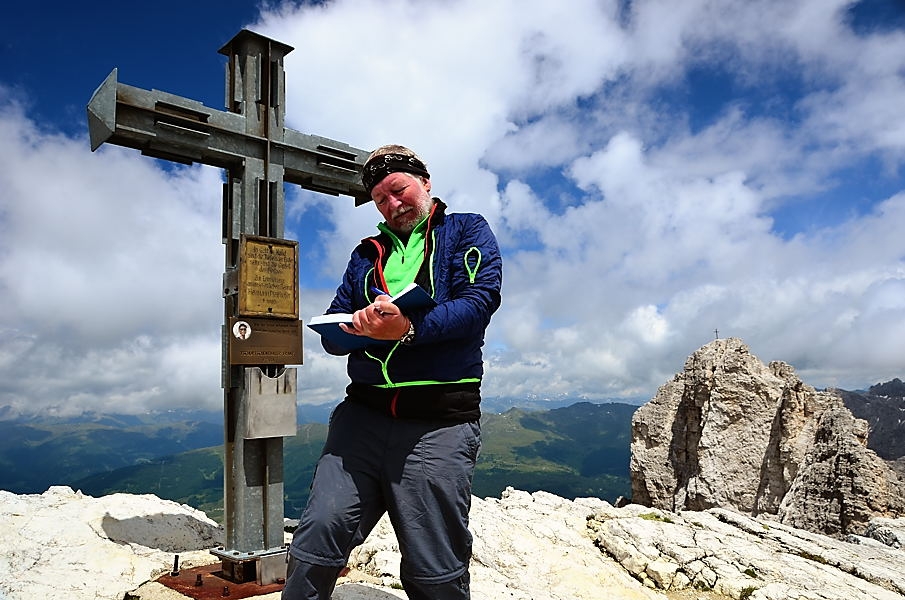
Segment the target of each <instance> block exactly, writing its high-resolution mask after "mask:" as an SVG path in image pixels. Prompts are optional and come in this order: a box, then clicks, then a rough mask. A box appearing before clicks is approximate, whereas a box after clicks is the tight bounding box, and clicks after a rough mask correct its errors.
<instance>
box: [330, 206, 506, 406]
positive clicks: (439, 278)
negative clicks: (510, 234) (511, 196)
mask: <svg viewBox="0 0 905 600" xmlns="http://www.w3.org/2000/svg"><path fill="white" fill-rule="evenodd" d="M434 202H435V206H434V210H433V212H432V214H431V216H430V217H429V221H428V227H427V231H426V234H425V244H426V248H425V260H424V264H423V265H422V266H421V269H420V271H419V272H418V276H417V277H416V279H415V281H416V282H417V283H419V284H420V285H421V286H422V287H423V288H424V289H426V290H427V291H428V292H429V293H430V294H431V296H433V298H434V299H435V300H436V301H437V306H435V307H433V308H431V309H427V310H421V311H416V312H413V313H411V314H406V316H407V317H409V319H411V321H412V323H413V325H414V327H415V332H416V335H415V340H414V342H413V343H411V344H405V345H404V344H400V343H394V344H391V345H374V346H370V347H368V348H365V349H363V350H353V351H352V352H351V353H350V354H349V358H348V367H347V369H348V374H349V378H350V379H351V381H352V383H351V384H350V385H349V387H348V388H347V390H346V392H347V398H348V399H350V400H352V401H356V402H361V403H363V404H367V405H369V406H372V407H374V408H377V409H378V410H382V411H384V412H386V413H388V414H391V415H392V416H395V417H400V418H429V419H443V420H452V421H467V420H473V419H477V418H478V417H480V409H479V406H478V405H479V403H480V382H481V378H482V376H483V373H484V367H483V357H482V352H481V347H482V346H483V345H484V330H485V329H486V328H487V325H488V324H489V323H490V317H491V315H492V314H493V313H494V312H495V311H496V309H497V308H499V306H500V288H501V285H502V276H503V274H502V259H501V258H500V251H499V247H498V246H497V242H496V237H495V236H494V235H493V232H492V231H491V229H490V226H489V225H488V223H487V221H486V220H485V219H484V217H482V216H481V215H478V214H471V213H451V214H446V212H445V208H446V206H445V205H444V204H443V203H442V202H441V201H439V200H438V199H436V198H435V199H434ZM390 247H391V246H390V245H389V239H388V236H387V235H386V234H380V235H377V236H375V237H371V238H365V239H364V240H362V241H361V243H360V244H359V245H358V246H357V247H356V248H355V250H354V251H353V252H352V256H351V258H350V260H349V264H348V266H347V267H346V272H345V274H344V275H343V280H342V284H341V285H340V286H339V288H337V290H336V297H335V298H334V299H333V302H332V303H331V304H330V308H329V309H328V310H327V312H328V313H337V312H342V313H352V312H355V311H356V310H359V309H361V308H364V307H366V306H367V305H368V304H370V303H371V301H372V300H373V293H372V292H371V289H372V288H374V287H376V288H378V289H386V285H385V282H384V281H383V280H382V279H383V278H382V272H383V264H385V261H386V254H387V252H388V248H390ZM321 340H322V344H323V346H324V349H325V350H327V352H330V353H331V354H344V353H345V352H347V351H344V350H343V349H341V348H338V347H336V346H333V345H332V344H331V343H330V342H329V341H328V340H327V339H326V338H323V337H322V338H321Z"/></svg>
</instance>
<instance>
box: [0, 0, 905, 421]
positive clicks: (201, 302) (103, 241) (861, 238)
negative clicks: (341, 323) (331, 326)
mask: <svg viewBox="0 0 905 600" xmlns="http://www.w3.org/2000/svg"><path fill="white" fill-rule="evenodd" d="M619 4H620V3H617V2H615V1H608V2H602V3H601V2H597V1H591V0H587V1H580V2H572V3H570V5H569V10H563V9H562V7H561V6H559V5H556V4H555V3H550V2H545V1H540V0H531V1H516V0H504V1H500V2H493V3H486V2H480V1H479V0H458V1H454V2H414V1H412V0H392V1H389V2H385V1H378V0H355V1H352V0H337V1H334V2H330V3H326V4H320V5H316V6H296V5H293V4H288V3H287V4H284V5H281V8H280V9H279V10H275V11H273V12H269V13H265V14H264V15H263V16H262V18H261V20H260V21H259V22H258V23H257V24H255V25H253V26H252V29H253V30H255V31H259V32H261V33H263V34H265V35H267V36H268V37H271V38H273V39H277V40H280V41H282V42H285V43H287V44H289V45H291V46H293V47H294V48H295V50H294V51H293V52H292V53H291V54H290V55H289V56H288V57H287V59H286V64H285V66H286V70H287V103H288V107H287V114H288V121H289V125H290V126H291V127H293V128H295V129H298V130H300V131H303V132H306V133H315V134H319V135H324V136H327V137H331V138H335V139H339V140H342V141H345V142H347V143H350V144H353V145H355V146H358V147H363V148H370V147H374V146H377V145H379V144H382V143H388V142H399V143H404V144H407V145H410V146H411V147H413V148H415V149H416V150H418V151H419V152H420V153H421V154H422V155H423V157H424V158H425V159H426V160H427V162H428V164H429V167H430V169H431V172H432V173H433V175H434V178H433V183H434V189H435V191H436V192H437V193H438V194H439V195H440V196H442V197H443V198H444V200H446V201H447V202H448V203H449V204H450V207H451V209H452V210H455V211H466V210H468V211H479V212H482V213H484V214H486V215H487V217H488V219H489V220H490V222H491V224H492V225H493V226H494V228H495V230H496V232H497V235H498V237H499V239H500V241H501V243H502V245H503V250H504V261H505V276H504V302H503V308H502V309H501V310H500V312H499V313H498V314H497V315H496V316H495V317H494V320H493V323H492V324H491V328H490V330H489V332H488V340H487V342H488V344H487V362H488V373H487V379H486V384H485V393H486V394H488V395H505V396H514V397H518V396H520V395H533V396H541V397H543V396H556V395H561V394H574V395H583V396H586V397H589V398H605V397H642V398H643V397H645V396H647V397H649V396H651V395H652V394H653V393H654V391H655V390H656V387H657V386H658V385H660V384H662V383H664V382H665V381H666V380H667V379H668V378H669V377H670V376H671V375H672V374H673V373H674V372H676V371H677V370H679V369H681V367H682V364H683V363H684V360H685V357H686V356H687V355H688V354H690V353H691V352H693V351H694V350H695V349H696V348H697V347H699V346H700V345H701V344H703V343H706V342H707V341H709V340H710V339H712V337H713V335H714V330H715V329H718V330H719V334H720V336H728V335H734V336H738V337H741V338H743V339H744V340H745V341H747V342H748V343H749V344H750V345H751V347H752V349H753V350H754V351H755V353H757V354H759V355H760V356H761V358H763V359H764V360H784V361H786V362H789V363H790V364H792V365H793V366H795V367H796V369H798V370H799V372H800V374H802V376H803V377H804V378H805V380H806V381H808V382H809V383H812V384H814V385H838V386H840V387H846V386H848V387H856V386H862V385H868V384H870V383H875V382H877V381H881V380H884V379H890V378H892V377H896V376H898V377H902V376H903V373H902V372H901V368H902V365H901V356H902V355H903V351H905V348H903V346H902V344H903V342H902V341H901V340H903V339H905V335H902V334H903V333H905V332H903V331H902V329H901V327H900V326H899V325H898V324H899V323H905V305H903V303H902V302H901V298H902V291H903V286H905V283H903V282H905V241H903V240H905V237H903V236H902V235H901V230H902V226H903V224H905V189H903V187H905V186H903V180H902V176H901V169H902V162H903V158H905V152H903V149H905V133H903V129H902V119H901V118H900V117H899V112H901V109H900V107H901V106H903V105H905V77H903V75H902V74H903V72H905V51H903V50H905V34H903V33H902V32H900V31H895V32H892V33H861V34H858V35H856V34H855V33H853V32H851V31H850V30H849V29H848V28H847V26H846V25H845V18H844V12H845V11H846V10H847V9H848V8H849V7H850V6H851V5H852V4H853V3H852V2H845V1H842V0H834V1H833V2H827V1H826V0H807V1H804V2H797V3H789V2H783V1H781V0H775V1H773V0H760V1H757V2H750V1H731V0H722V1H716V2H714V1H705V0H696V1H689V2H680V3H676V2H666V1H664V0H642V1H638V2H633V3H630V5H626V6H629V7H630V8H626V7H625V6H623V8H621V9H620V8H619ZM621 11H627V12H621ZM692 70H694V71H695V72H697V73H702V72H703V73H712V74H715V75H717V76H715V77H713V79H712V80H708V79H707V78H706V77H705V78H704V79H703V81H704V82H705V83H707V82H711V81H712V84H713V85H714V86H715V88H714V89H713V90H703V89H692V88H690V87H689V81H688V79H687V78H686V77H687V75H688V73H689V72H691V71H692ZM691 101H695V102H698V103H699V104H698V105H694V106H692V105H690V104H689V102H691ZM0 160H3V162H4V170H3V171H2V172H0V235H2V238H0V290H2V294H3V298H4V300H5V303H6V306H5V310H4V313H3V314H2V315H0V329H2V331H3V333H4V334H5V341H4V343H3V345H2V346H0V380H2V381H4V383H3V384H2V385H0V402H2V403H7V404H16V403H18V404H17V405H19V406H25V404H29V405H31V406H57V407H62V406H66V407H69V408H73V407H84V408H87V407H94V408H98V407H101V408H111V407H131V408H132V409H135V410H137V409H138V408H139V407H142V406H145V407H153V406H162V405H168V406H169V405H179V404H180V403H191V402H197V401H202V402H207V403H209V404H210V405H211V406H212V407H216V406H217V405H218V403H219V394H220V390H219V344H220V338H219V323H220V321H221V319H222V301H221V300H220V297H219V287H220V275H221V273H222V269H223V265H222V263H223V259H222V252H223V249H222V245H221V244H220V226H219V219H220V216H219V211H220V198H219V196H220V186H219V177H220V175H219V173H218V172H217V171H216V170H213V169H205V168H189V169H177V170H172V171H167V170H162V169H161V167H160V166H159V164H158V163H155V162H153V161H151V160H149V159H147V158H143V157H141V156H139V155H138V154H137V153H135V152H133V151H124V150H117V149H115V148H105V149H103V150H102V151H101V152H100V153H99V154H98V155H92V154H90V152H88V151H87V141H86V140H83V139H68V138H65V137H63V136H60V135H56V134H54V132H52V131H48V130H42V129H39V128H38V127H36V126H35V124H34V123H33V122H32V121H31V120H30V119H29V118H28V116H27V115H25V114H24V113H23V112H22V111H21V109H18V108H17V107H16V106H15V105H14V104H13V103H12V102H10V101H9V100H8V99H4V100H3V104H0ZM877 164H880V165H881V166H880V167H877V166H876V165H877ZM48 173H50V174H52V176H48ZM840 182H842V183H844V184H845V185H844V186H842V187H839V183H840ZM863 182H866V183H870V184H871V185H870V186H865V187H864V189H863V191H860V188H859V184H861V183H863ZM881 184H882V185H881ZM868 188H869V189H868ZM850 190H859V191H856V192H854V193H856V194H858V196H857V197H851V198H847V197H844V196H843V197H842V198H840V195H844V194H850V193H852V192H850ZM290 197H291V200H290V207H289V223H287V227H288V228H289V229H290V230H291V231H292V232H294V233H296V234H299V235H303V234H304V233H305V232H306V231H307V229H306V227H307V226H306V225H305V219H311V218H316V219H318V220H319V221H318V227H317V229H319V230H320V231H322V232H323V234H322V235H321V236H320V237H319V238H318V239H310V240H309V239H306V240H303V244H302V245H303V248H302V252H303V254H304V255H305V256H311V257H314V258H312V259H311V260H312V261H313V260H317V258H320V259H321V260H318V261H317V264H312V263H311V262H306V261H303V265H302V268H303V269H305V270H309V272H311V273H316V274H317V276H318V277H320V278H323V277H326V278H327V280H331V278H332V280H335V281H337V282H338V278H339V276H340V273H341V270H342V268H343V266H344V264H345V262H346V260H347V258H348V255H349V252H350V251H351V249H352V247H353V245H354V244H355V242H356V241H357V240H358V239H360V238H361V237H363V236H365V235H368V234H370V233H371V232H373V231H374V224H375V222H376V220H377V213H376V211H374V209H373V207H372V206H370V205H368V206H364V207H361V208H357V209H354V208H352V203H351V201H350V200H348V199H342V198H341V199H336V198H330V197H321V196H318V195H316V194H312V193H308V192H303V193H291V194H290ZM25 199H27V201H25ZM808 202H810V203H811V204H808ZM831 204H832V205H833V206H836V205H838V204H842V208H841V209H839V210H835V211H827V214H829V215H830V216H825V215H823V214H821V215H820V217H821V218H820V219H818V218H817V217H818V215H817V214H813V215H806V217H809V218H805V219H804V220H805V221H806V226H804V227H799V228H798V229H793V230H792V231H784V232H783V233H782V234H780V233H779V232H778V231H779V230H780V229H782V227H783V226H787V227H788V226H789V225H788V224H786V223H782V222H778V221H779V220H781V219H783V218H784V217H783V215H784V214H785V213H784V212H783V211H784V210H785V209H795V208H796V207H799V206H817V207H822V206H823V205H828V206H829V205H831ZM855 206H857V209H856V208H855ZM799 210H801V209H799ZM815 212H816V211H815ZM321 220H323V221H321ZM303 279H304V278H303ZM331 294H332V289H317V290H308V289H303V290H302V294H301V302H302V309H301V312H302V315H303V317H305V318H307V317H308V316H309V315H311V314H315V313H317V312H320V311H321V310H323V308H324V307H325V306H326V305H327V303H328V302H329V299H330V296H331ZM305 345H306V352H305V365H303V366H302V367H301V368H300V372H299V379H300V382H299V388H300V393H299V399H300V401H301V402H321V401H330V400H335V399H338V398H339V397H340V396H341V394H342V387H343V386H344V385H345V373H344V362H343V360H342V359H338V358H335V357H329V356H326V355H325V354H323V353H321V352H320V349H319V346H318V343H317V340H316V339H315V338H313V337H312V336H310V335H308V334H306V337H305ZM199 389H203V390H204V391H203V392H200V393H199V391H198V390H199ZM200 396H201V397H203V399H202V400H197V398H199V397H200ZM58 410H61V409H58Z"/></svg>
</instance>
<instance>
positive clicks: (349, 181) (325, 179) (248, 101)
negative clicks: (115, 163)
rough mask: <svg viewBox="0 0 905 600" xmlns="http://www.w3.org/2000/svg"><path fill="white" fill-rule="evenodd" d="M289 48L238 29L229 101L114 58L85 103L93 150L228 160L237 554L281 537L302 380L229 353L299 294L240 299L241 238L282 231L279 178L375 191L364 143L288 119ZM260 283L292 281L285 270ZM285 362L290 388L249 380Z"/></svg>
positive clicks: (221, 163)
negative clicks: (179, 90) (170, 84)
mask: <svg viewBox="0 0 905 600" xmlns="http://www.w3.org/2000/svg"><path fill="white" fill-rule="evenodd" d="M290 51H292V48H291V47H290V46H287V45H286V44H282V43H280V42H276V41H274V40H271V39H268V38H266V37H264V36H261V35H258V34H255V33H253V32H250V31H241V32H239V34H237V35H236V36H235V37H234V38H233V39H232V40H230V42H228V43H227V44H226V45H224V46H223V48H221V49H220V53H221V54H224V55H225V56H227V57H228V59H229V64H228V70H227V82H226V90H227V97H226V107H227V110H226V111H219V110H213V109H210V108H208V107H206V106H204V105H203V104H202V103H200V102H197V101H194V100H190V99H187V98H183V97H181V96H176V95H173V94H170V93H167V92H161V91H157V90H143V89H140V88H136V87H132V86H129V85H125V84H122V83H120V82H119V81H118V72H117V70H116V69H114V70H113V71H112V72H111V73H110V75H109V76H108V77H107V79H106V80H105V81H104V82H103V83H101V85H100V86H99V87H98V88H97V90H96V91H95V93H94V95H93V96H92V98H91V100H90V102H89V103H88V107H87V109H88V124H89V134H90V141H91V149H92V150H96V149H97V148H98V147H100V146H101V145H102V144H104V143H111V144H117V145H120V146H125V147H129V148H135V149H137V150H140V151H141V152H142V153H143V154H146V155H148V156H153V157H155V158H161V159H166V160H171V161H176V162H181V163H193V162H200V163H203V164H207V165H213V166H217V167H221V168H223V169H225V170H226V174H225V175H226V177H225V179H226V180H225V183H224V185H223V224H222V237H223V243H224V245H225V246H226V249H225V272H224V275H223V299H224V321H223V323H224V324H223V335H222V340H223V344H222V363H221V364H222V380H221V385H222V387H223V389H224V396H223V411H224V526H225V530H226V531H225V533H226V540H225V541H226V544H225V548H226V549H227V550H229V551H230V552H238V553H240V554H241V553H257V552H261V551H264V550H265V549H268V548H276V547H279V546H280V545H281V544H282V541H283V439H282V437H283V436H286V435H294V432H295V431H294V430H295V417H294V416H292V417H291V418H290V415H289V404H290V398H291V404H292V408H293V409H294V408H295V393H296V386H295V370H294V369H291V370H289V369H284V366H285V364H294V363H288V362H287V363H275V362H274V361H272V360H266V361H265V360H262V361H261V363H259V364H258V365H252V366H245V365H246V364H249V363H246V362H244V361H241V364H237V363H233V362H231V361H230V346H231V342H232V336H233V335H234V334H233V333H232V332H231V331H230V327H231V326H232V325H234V324H235V323H236V321H235V319H236V318H238V317H242V318H246V319H248V320H249V321H250V319H251V318H252V317H249V316H248V315H249V314H253V313H254V314H257V313H260V314H261V315H262V316H261V317H260V318H265V317H264V316H263V315H264V314H265V313H266V314H270V315H276V316H273V319H274V320H275V321H277V320H280V319H283V320H285V319H288V318H290V317H291V318H293V319H294V325H295V326H296V327H298V298H297V291H296V289H297V280H296V282H295V284H293V290H292V292H291V293H290V296H293V295H294V296H295V297H291V298H289V299H288V301H286V303H285V304H279V305H276V304H273V305H271V304H268V303H266V302H263V303H260V304H256V303H255V302H251V306H249V302H248V300H249V297H248V296H246V297H244V298H242V299H241V300H240V296H241V295H242V292H243V286H244V285H245V284H246V283H247V276H246V277H245V278H244V279H243V277H241V275H240V271H241V269H242V260H243V256H242V244H241V240H242V239H243V237H248V236H256V237H259V238H274V239H282V238H283V231H284V220H285V201H284V190H283V184H284V182H289V183H294V184H297V185H300V186H302V187H303V188H306V189H309V190H314V191H317V192H322V193H327V194H333V195H339V194H343V195H349V196H352V197H354V198H355V199H356V204H361V203H363V202H366V201H367V200H369V197H368V195H367V193H366V192H365V190H364V187H363V186H362V184H361V181H360V179H359V175H358V173H359V170H360V168H361V166H362V164H363V163H364V161H365V159H366V158H367V152H366V151H364V150H360V149H358V148H354V147H352V146H349V145H348V144H345V143H343V142H339V141H336V140H331V139H328V138H324V137H320V136H315V135H309V134H304V133H300V132H298V131H293V130H291V129H287V128H286V127H285V90H286V85H285V73H284V70H283V59H284V57H285V55H286V54H288V53H289V52H290ZM296 252H297V249H296ZM296 265H297V259H296ZM295 269H296V271H297V266H296V267H295ZM282 275H285V271H283V272H281V277H278V279H280V280H282ZM264 283H273V284H274V285H277V287H281V286H282V287H285V285H283V284H281V283H280V282H279V281H270V282H264ZM240 304H241V306H240ZM243 310H244V311H245V314H244V315H243V313H242V311H243ZM299 331H300V329H299ZM299 338H300V334H299ZM290 343H291V344H294V342H290ZM300 346H301V344H300V343H299V344H298V347H299V351H300ZM288 360H289V359H287V361H288ZM299 362H301V359H300V358H299ZM290 371H291V373H292V375H291V379H292V381H291V385H288V384H287V385H285V386H284V387H285V393H284V394H277V395H273V394H258V393H257V392H250V391H249V386H250V385H252V384H251V383H250V382H252V381H253V380H254V381H261V382H263V381H265V380H266V379H271V380H281V381H283V383H284V384H286V382H287V381H288V378H289V377H290V375H289V373H290ZM255 378H258V379H255ZM274 398H277V399H278V401H276V402H274ZM271 403H273V406H276V407H277V410H276V415H271V414H266V413H267V411H268V407H269V405H270V404H271ZM274 418H280V419H282V420H283V422H282V423H281V425H282V426H281V427H277V426H276V425H275V421H274ZM290 423H291V430H292V431H291V432H290V427H289V424H290ZM255 562H256V561H252V564H254V563H255ZM230 564H231V563H230ZM236 568H238V569H244V568H245V563H244V562H243V561H239V563H237V566H236ZM266 570H267V571H268V572H271V571H274V570H279V566H278V565H277V564H276V561H269V562H268V564H267V566H266Z"/></svg>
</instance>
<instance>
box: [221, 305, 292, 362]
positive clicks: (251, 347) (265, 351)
mask: <svg viewBox="0 0 905 600" xmlns="http://www.w3.org/2000/svg"><path fill="white" fill-rule="evenodd" d="M228 335H229V363H230V364H231V365H300V364H302V322H301V321H299V320H295V321H289V320H287V319H268V318H266V317H257V318H253V317H244V318H243V317H230V319H229V331H228Z"/></svg>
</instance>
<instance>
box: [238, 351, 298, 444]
mask: <svg viewBox="0 0 905 600" xmlns="http://www.w3.org/2000/svg"><path fill="white" fill-rule="evenodd" d="M245 389H246V390H248V408H247V410H246V411H245V439H249V440H250V439H258V438H273V437H291V436H294V435H295V434H296V428H297V426H296V419H297V412H296V404H295V391H296V370H295V369H284V370H283V372H282V373H280V374H279V375H278V376H277V377H268V376H266V375H265V374H264V373H263V372H262V371H261V369H256V368H252V369H245Z"/></svg>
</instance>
